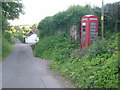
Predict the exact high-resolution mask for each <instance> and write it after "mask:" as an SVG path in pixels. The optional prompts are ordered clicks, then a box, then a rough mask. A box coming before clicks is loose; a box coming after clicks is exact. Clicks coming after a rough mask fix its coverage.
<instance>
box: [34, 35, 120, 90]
mask: <svg viewBox="0 0 120 90" xmlns="http://www.w3.org/2000/svg"><path fill="white" fill-rule="evenodd" d="M100 40H101V39H99V41H100ZM106 43H108V44H107V45H106ZM98 45H99V46H98ZM76 48H79V46H78V44H77V43H75V42H74V43H73V42H71V41H70V40H69V39H68V38H67V37H65V36H64V34H59V35H53V36H50V37H46V38H45V39H43V40H42V41H41V42H39V43H38V44H37V47H36V48H35V50H34V54H35V55H36V56H38V57H41V58H44V59H51V60H52V64H51V68H52V69H54V70H56V71H59V73H60V74H62V75H63V76H65V77H66V78H68V79H69V80H71V81H72V82H73V83H74V84H75V86H76V87H79V88H118V68H119V66H118V56H117V55H118V38H117V35H116V34H115V35H114V36H112V37H111V38H110V39H109V40H101V42H98V41H96V42H95V43H94V44H93V45H91V46H90V47H89V52H88V53H87V54H86V55H85V56H83V57H76V56H74V54H73V53H72V51H73V50H75V49H76ZM106 48H107V49H106ZM96 49H97V51H96Z"/></svg>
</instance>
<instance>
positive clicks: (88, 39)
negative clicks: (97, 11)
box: [80, 15, 98, 48]
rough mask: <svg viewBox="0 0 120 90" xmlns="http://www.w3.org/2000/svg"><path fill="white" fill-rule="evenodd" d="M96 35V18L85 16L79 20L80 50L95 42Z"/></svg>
mask: <svg viewBox="0 0 120 90" xmlns="http://www.w3.org/2000/svg"><path fill="white" fill-rule="evenodd" d="M97 34H98V17H97V16H94V15H86V16H83V17H82V20H81V36H80V41H81V42H80V44H81V47H82V48H86V47H87V46H89V45H90V44H91V43H92V42H93V41H95V40H96V37H97Z"/></svg>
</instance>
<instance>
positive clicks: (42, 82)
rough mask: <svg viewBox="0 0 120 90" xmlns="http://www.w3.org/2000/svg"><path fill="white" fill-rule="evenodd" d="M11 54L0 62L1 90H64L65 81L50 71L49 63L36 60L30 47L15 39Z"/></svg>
mask: <svg viewBox="0 0 120 90" xmlns="http://www.w3.org/2000/svg"><path fill="white" fill-rule="evenodd" d="M15 41H16V44H15V46H14V50H13V51H12V53H11V54H10V55H9V56H8V57H7V58H5V60H3V62H2V88H65V87H67V84H66V81H65V80H64V79H63V80H62V79H61V77H60V76H57V75H56V74H55V73H53V72H52V71H50V69H49V67H48V65H49V64H50V61H48V60H42V59H39V58H36V57H34V56H33V54H32V50H31V47H30V45H28V44H22V43H20V41H19V40H18V39H15Z"/></svg>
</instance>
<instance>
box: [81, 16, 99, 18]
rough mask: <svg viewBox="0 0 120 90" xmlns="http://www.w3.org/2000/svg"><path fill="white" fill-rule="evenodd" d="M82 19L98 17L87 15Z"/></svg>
mask: <svg viewBox="0 0 120 90" xmlns="http://www.w3.org/2000/svg"><path fill="white" fill-rule="evenodd" d="M82 18H98V17H97V16H95V15H85V16H83V17H82Z"/></svg>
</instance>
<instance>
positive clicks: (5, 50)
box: [2, 38, 13, 58]
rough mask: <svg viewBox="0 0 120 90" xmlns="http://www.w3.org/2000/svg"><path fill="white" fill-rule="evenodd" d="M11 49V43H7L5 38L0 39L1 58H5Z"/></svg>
mask: <svg viewBox="0 0 120 90" xmlns="http://www.w3.org/2000/svg"><path fill="white" fill-rule="evenodd" d="M12 49H13V43H10V42H8V41H7V40H6V39H5V38H3V39H2V58H5V57H6V56H7V55H8V54H9V53H10V52H11V51H12Z"/></svg>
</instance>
